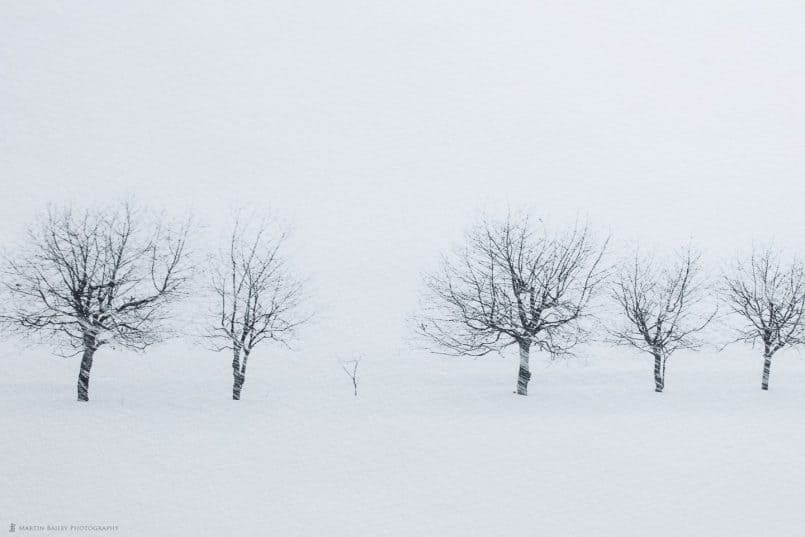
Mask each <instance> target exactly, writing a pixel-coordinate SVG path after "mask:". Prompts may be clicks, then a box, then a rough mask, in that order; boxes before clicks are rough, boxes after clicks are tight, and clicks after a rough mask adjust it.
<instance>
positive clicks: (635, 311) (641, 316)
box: [610, 249, 716, 392]
mask: <svg viewBox="0 0 805 537" xmlns="http://www.w3.org/2000/svg"><path fill="white" fill-rule="evenodd" d="M612 297H613V298H614V299H615V301H616V302H617V304H618V305H619V306H620V310H621V312H622V313H623V315H624V317H625V319H624V322H623V323H622V325H621V326H615V327H613V328H611V329H610V332H611V333H612V335H613V336H614V339H615V342H616V343H619V344H623V345H630V346H632V347H634V348H636V349H638V350H640V351H642V352H646V353H649V354H651V356H653V357H654V391H656V392H662V391H663V389H664V388H665V367H666V364H667V363H668V358H669V357H670V356H671V354H673V353H674V352H675V351H677V350H680V349H689V350H697V349H699V348H701V347H702V345H703V344H704V341H703V340H701V339H700V338H699V337H698V336H699V334H700V333H701V332H702V331H703V330H704V329H705V328H706V327H707V325H708V324H709V323H710V321H712V320H713V317H714V316H715V314H716V311H715V309H714V310H713V311H711V312H707V311H705V309H704V307H703V306H704V304H703V303H704V302H705V300H706V299H707V288H706V285H705V282H704V281H703V278H702V269H701V264H700V256H699V255H698V254H694V253H693V252H691V250H690V249H688V250H687V251H686V252H685V253H684V254H681V255H679V256H678V257H677V259H676V260H675V262H673V263H672V264H667V265H665V264H663V265H659V264H658V263H657V262H656V261H655V259H653V258H652V257H641V256H640V255H639V254H635V258H634V262H633V263H631V264H630V265H629V266H627V267H624V268H623V269H622V270H621V271H620V273H619V274H618V276H617V277H616V278H615V281H614V283H613V285H612Z"/></svg>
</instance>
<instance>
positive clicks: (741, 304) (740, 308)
mask: <svg viewBox="0 0 805 537" xmlns="http://www.w3.org/2000/svg"><path fill="white" fill-rule="evenodd" d="M724 284H725V285H724V298H725V300H726V302H727V304H728V305H729V307H730V309H731V310H732V312H733V313H734V314H735V315H737V316H739V317H740V318H742V319H743V321H744V322H745V324H744V325H743V326H741V327H740V328H739V329H738V337H737V338H736V341H744V342H748V343H752V344H753V345H754V344H755V343H757V342H760V343H762V344H763V379H762V381H761V388H762V389H763V390H768V389H769V375H770V373H771V359H772V356H774V354H775V353H776V352H777V351H779V350H780V349H782V348H783V347H790V346H793V345H799V344H801V343H803V342H805V267H803V264H802V262H801V261H800V260H799V259H793V260H792V261H790V262H789V263H783V261H782V260H781V256H780V254H779V253H778V252H776V251H774V250H773V249H772V248H771V247H769V248H766V249H765V250H763V251H760V252H758V251H753V252H752V255H751V256H750V258H749V259H748V260H745V261H744V260H737V261H735V263H734V264H733V266H732V268H731V270H730V271H729V273H728V274H726V275H725V276H724Z"/></svg>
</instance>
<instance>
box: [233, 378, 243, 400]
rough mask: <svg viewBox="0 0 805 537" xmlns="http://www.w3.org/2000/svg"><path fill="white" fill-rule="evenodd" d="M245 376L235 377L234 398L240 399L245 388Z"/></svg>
mask: <svg viewBox="0 0 805 537" xmlns="http://www.w3.org/2000/svg"><path fill="white" fill-rule="evenodd" d="M244 380H245V379H244V378H243V377H240V376H239V377H235V382H234V384H233V385H232V400H233V401H240V392H241V390H243V381H244Z"/></svg>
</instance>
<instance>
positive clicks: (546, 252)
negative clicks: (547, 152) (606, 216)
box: [417, 215, 607, 395]
mask: <svg viewBox="0 0 805 537" xmlns="http://www.w3.org/2000/svg"><path fill="white" fill-rule="evenodd" d="M606 244H607V243H606V242H604V243H602V244H599V243H597V242H596V241H595V240H594V239H593V238H592V236H591V234H590V232H589V229H588V227H587V226H586V225H584V226H576V227H574V228H573V229H571V230H569V231H567V232H565V233H561V234H557V235H551V234H548V233H547V232H546V231H545V229H544V227H543V226H542V224H541V223H540V224H539V225H533V224H532V222H531V221H530V220H529V218H528V217H527V216H522V217H513V216H511V215H509V216H508V217H507V218H506V219H504V220H501V221H493V220H488V219H486V220H483V221H481V222H480V223H479V224H478V225H476V226H475V227H474V228H472V229H471V230H470V231H469V232H468V233H467V235H466V244H465V246H464V247H463V248H462V249H460V250H458V251H456V252H455V253H454V254H453V255H451V256H445V257H444V258H443V261H442V266H441V269H440V270H439V271H438V272H436V273H434V274H431V275H429V276H427V277H426V280H425V284H426V289H427V290H426V294H425V296H424V300H423V312H422V313H421V315H420V317H419V319H418V320H417V321H418V322H417V330H418V332H419V334H420V335H421V336H424V337H425V338H426V340H427V341H428V342H430V343H431V344H435V348H436V349H438V351H441V352H444V353H446V354H457V355H471V356H481V355H485V354H488V353H490V352H493V351H501V350H502V349H503V348H505V347H508V346H510V345H515V344H516V345H517V346H518V347H519V350H520V368H519V372H518V377H517V393H518V394H520V395H526V394H527V393H528V382H529V380H530V378H531V373H530V370H529V354H530V350H531V348H532V347H535V346H536V348H538V349H539V350H542V351H546V352H548V353H550V354H551V355H552V356H557V355H561V354H566V353H569V352H570V350H571V349H572V347H573V346H574V345H575V344H576V343H578V342H580V341H581V340H582V339H583V338H584V337H585V335H586V333H585V331H584V330H583V329H582V326H581V324H580V323H579V321H580V320H581V319H582V318H583V317H584V316H585V315H586V312H587V307H588V304H589V302H590V299H591V297H592V296H593V294H594V292H595V291H596V290H597V288H598V287H599V284H600V283H601V281H602V279H603V277H604V271H603V270H601V268H600V264H601V258H602V256H603V254H604V251H605V249H606Z"/></svg>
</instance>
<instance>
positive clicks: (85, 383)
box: [77, 349, 95, 402]
mask: <svg viewBox="0 0 805 537" xmlns="http://www.w3.org/2000/svg"><path fill="white" fill-rule="evenodd" d="M94 354H95V351H94V350H93V349H85V350H84V355H83V357H82V358H81V369H80V370H79V372H78V386H77V392H78V400H79V401H81V402H87V401H89V372H90V370H91V369H92V357H93V355H94Z"/></svg>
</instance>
